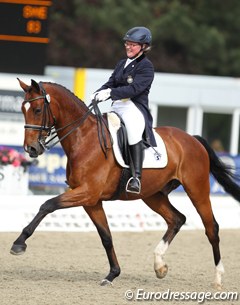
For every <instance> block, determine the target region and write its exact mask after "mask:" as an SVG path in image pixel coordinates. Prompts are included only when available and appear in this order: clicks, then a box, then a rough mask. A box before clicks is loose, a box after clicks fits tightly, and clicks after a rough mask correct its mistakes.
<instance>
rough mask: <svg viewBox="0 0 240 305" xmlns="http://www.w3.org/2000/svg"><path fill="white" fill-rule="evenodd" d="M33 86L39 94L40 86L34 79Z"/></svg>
mask: <svg viewBox="0 0 240 305" xmlns="http://www.w3.org/2000/svg"><path fill="white" fill-rule="evenodd" d="M31 85H32V87H33V88H34V89H35V90H36V91H37V92H40V91H41V89H40V87H39V84H38V83H37V82H36V81H35V80H34V79H31Z"/></svg>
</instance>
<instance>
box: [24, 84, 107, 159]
mask: <svg viewBox="0 0 240 305" xmlns="http://www.w3.org/2000/svg"><path fill="white" fill-rule="evenodd" d="M39 86H40V89H41V91H42V95H40V96H37V97H35V98H32V99H29V100H24V101H23V102H24V103H27V102H28V103H31V102H33V101H36V100H38V99H44V108H43V119H42V124H41V125H31V124H25V125H24V128H25V129H33V130H38V131H39V136H38V142H39V144H40V145H41V146H42V147H43V149H44V150H47V151H48V150H50V149H51V148H52V147H54V146H55V145H57V144H58V143H60V142H61V141H62V140H64V139H65V138H66V137H68V136H69V135H70V134H71V133H72V132H73V131H75V130H76V129H77V128H78V127H80V126H81V125H82V124H83V123H84V121H85V120H86V119H87V117H88V116H89V114H91V113H92V111H94V112H95V117H96V120H97V130H98V139H99V143H100V146H101V149H102V151H103V153H104V156H105V158H106V159H107V150H108V149H109V147H108V146H107V136H106V133H105V129H104V126H105V127H106V130H107V133H108V135H109V136H110V141H111V146H112V137H111V134H110V131H109V129H108V126H107V123H106V122H105V120H104V118H103V115H102V113H101V111H100V109H99V107H98V103H97V101H95V100H92V102H91V104H90V105H89V106H88V110H87V111H86V113H85V114H84V115H83V116H82V117H80V118H79V119H77V120H75V121H73V122H71V123H69V124H67V125H65V126H63V127H60V128H58V129H56V128H55V125H56V119H55V117H54V115H53V113H52V111H51V108H50V95H49V94H47V93H46V91H45V89H44V88H43V86H42V85H41V83H39ZM47 117H48V118H50V117H51V118H52V120H53V124H52V125H51V126H47V122H46V121H47ZM75 124H76V125H75ZM73 125H75V126H73ZM71 126H73V127H72V129H71V130H69V131H68V132H67V133H66V134H65V135H63V136H62V137H61V138H58V139H57V140H56V141H55V142H53V140H54V139H55V138H57V137H58V135H57V133H58V132H59V131H63V130H64V129H66V128H68V127H71ZM53 129H54V130H53ZM43 131H46V132H47V135H46V136H43V135H42V132H43ZM49 137H50V138H49ZM46 138H49V139H48V140H47V141H46ZM51 142H53V143H51Z"/></svg>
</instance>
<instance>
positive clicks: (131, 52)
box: [124, 41, 142, 58]
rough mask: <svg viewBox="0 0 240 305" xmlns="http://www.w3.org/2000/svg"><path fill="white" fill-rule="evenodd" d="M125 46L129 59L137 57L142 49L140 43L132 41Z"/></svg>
mask: <svg viewBox="0 0 240 305" xmlns="http://www.w3.org/2000/svg"><path fill="white" fill-rule="evenodd" d="M124 45H125V48H126V53H127V57H129V58H132V57H135V56H136V55H137V54H138V53H139V52H140V51H141V49H142V46H141V45H140V44H139V43H136V42H132V41H126V42H125V44H124Z"/></svg>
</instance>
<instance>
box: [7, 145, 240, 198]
mask: <svg viewBox="0 0 240 305" xmlns="http://www.w3.org/2000/svg"><path fill="white" fill-rule="evenodd" d="M8 147H11V148H14V149H16V150H17V151H18V152H21V153H23V154H25V156H26V153H25V152H24V150H23V148H22V147H21V146H8ZM218 156H219V157H220V159H221V160H222V162H224V163H225V164H227V165H228V166H229V167H231V168H232V170H233V173H235V174H237V175H238V176H240V155H238V156H231V155H229V154H219V155H218ZM30 160H33V159H30ZM36 160H37V164H36V165H32V166H30V167H29V186H30V188H31V187H35V186H36V187H45V186H47V187H51V186H52V187H66V186H67V185H66V182H65V181H66V163H67V158H66V156H65V153H64V151H63V149H62V148H61V147H53V148H52V149H51V150H50V151H46V152H45V153H44V154H43V155H41V156H39V157H38V158H37V159H36ZM189 166H191V164H189ZM209 179H210V188H211V193H212V194H225V192H224V190H223V187H222V186H221V185H219V183H218V182H217V181H216V180H215V179H214V178H213V176H212V175H210V176H209ZM236 182H237V183H238V184H239V182H240V181H236ZM199 187H201V186H199ZM176 191H177V192H183V191H184V190H183V188H182V187H181V186H180V187H178V188H177V190H176Z"/></svg>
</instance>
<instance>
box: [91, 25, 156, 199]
mask: <svg viewBox="0 0 240 305" xmlns="http://www.w3.org/2000/svg"><path fill="white" fill-rule="evenodd" d="M123 40H124V42H125V43H124V45H125V49H126V54H127V59H122V60H120V61H119V62H118V64H117V65H116V67H115V69H114V71H113V73H112V75H111V76H110V78H109V80H108V81H107V82H106V83H105V84H104V85H103V86H102V87H101V88H99V89H98V90H97V91H96V92H95V93H94V94H92V96H91V97H92V99H95V100H96V101H100V102H101V101H105V100H107V99H109V98H111V99H112V100H113V103H112V110H113V111H115V112H116V113H117V114H119V115H120V117H121V118H122V120H123V121H124V123H125V126H126V129H127V134H128V136H127V137H128V144H129V147H130V154H131V158H132V162H133V167H134V170H133V172H132V176H133V177H132V178H130V179H129V181H128V183H127V187H126V191H127V192H131V193H137V194H139V193H140V191H141V182H140V181H141V174H142V163H143V149H144V148H143V141H142V139H144V140H145V144H146V143H147V144H148V145H149V146H150V145H151V146H156V142H155V138H154V135H153V132H152V122H153V120H152V116H151V113H150V110H149V105H148V94H149V90H150V88H151V84H152V81H153V78H154V68H153V65H152V63H151V61H150V60H149V59H148V58H147V57H146V53H147V52H148V51H149V50H150V49H151V42H152V35H151V32H150V30H149V29H148V28H145V27H142V26H139V27H134V28H131V29H130V30H129V31H127V33H126V34H125V36H124V38H123Z"/></svg>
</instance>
